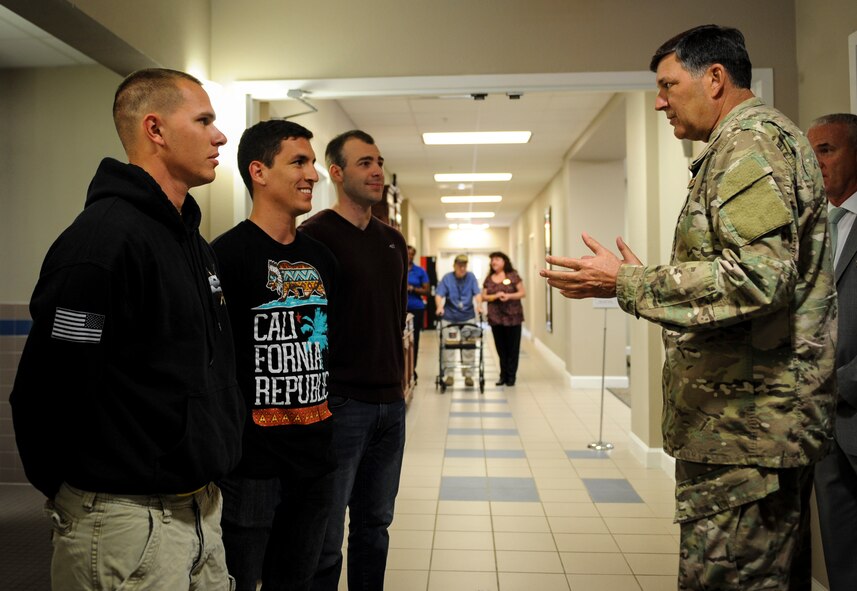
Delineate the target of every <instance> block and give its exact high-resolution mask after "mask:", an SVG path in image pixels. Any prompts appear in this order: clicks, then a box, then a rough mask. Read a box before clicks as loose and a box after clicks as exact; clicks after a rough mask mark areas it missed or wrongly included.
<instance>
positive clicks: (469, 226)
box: [449, 224, 491, 230]
mask: <svg viewBox="0 0 857 591" xmlns="http://www.w3.org/2000/svg"><path fill="white" fill-rule="evenodd" d="M490 227H491V226H489V225H488V224H449V229H450V230H487V229H488V228H490Z"/></svg>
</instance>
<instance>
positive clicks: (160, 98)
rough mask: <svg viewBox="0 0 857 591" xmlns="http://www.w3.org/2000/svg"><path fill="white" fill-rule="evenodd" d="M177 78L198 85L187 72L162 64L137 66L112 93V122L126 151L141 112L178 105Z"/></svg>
mask: <svg viewBox="0 0 857 591" xmlns="http://www.w3.org/2000/svg"><path fill="white" fill-rule="evenodd" d="M181 80H184V81H187V82H193V83H194V84H199V85H200V86H202V82H200V81H199V80H197V79H196V78H194V77H193V76H191V75H190V74H187V73H185V72H179V71H178V70H167V69H166V68H149V69H146V70H137V71H136V72H133V73H131V74H129V75H128V76H127V77H126V78H125V79H124V80H123V81H122V83H121V84H119V88H117V89H116V95H115V96H114V97H113V123H114V125H116V133H118V134H119V141H121V142H122V146H123V147H124V148H125V151H126V152H127V151H128V149H129V148H130V147H131V146H132V145H133V143H134V132H135V129H136V127H137V124H138V123H139V121H140V118H141V117H142V116H143V115H145V114H146V113H153V112H154V113H161V114H164V115H169V114H170V113H172V112H173V111H175V110H176V109H177V108H178V106H179V105H180V104H181V102H182V93H181V89H180V88H179V85H178V83H179V81H181Z"/></svg>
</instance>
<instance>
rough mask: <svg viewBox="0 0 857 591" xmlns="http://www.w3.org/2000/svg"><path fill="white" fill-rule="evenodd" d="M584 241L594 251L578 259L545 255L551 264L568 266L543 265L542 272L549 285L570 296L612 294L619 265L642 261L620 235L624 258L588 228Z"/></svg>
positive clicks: (612, 295) (590, 296) (637, 263)
mask: <svg viewBox="0 0 857 591" xmlns="http://www.w3.org/2000/svg"><path fill="white" fill-rule="evenodd" d="M583 243H584V244H586V246H587V247H588V248H589V250H591V251H592V253H593V254H591V255H584V256H582V257H580V258H579V259H573V258H568V257H559V256H548V257H545V262H547V263H548V264H549V265H557V266H559V267H565V268H566V269H568V270H567V271H560V270H556V269H542V270H541V271H540V272H539V275H541V276H542V277H544V278H546V279H547V283H548V285H550V286H551V287H555V288H557V289H558V290H559V293H561V294H562V295H563V296H565V297H567V298H572V299H584V298H612V297H614V296H615V295H616V277H617V275H618V274H619V267H621V266H622V265H626V264H627V265H641V264H642V263H641V262H640V259H639V258H637V255H635V254H634V253H633V252H632V251H631V249H630V248H628V245H627V244H625V241H624V240H622V238H621V237H619V238H616V247H617V248H618V249H619V254H621V255H622V258H621V259H620V258H619V257H618V256H616V255H615V254H613V253H612V252H611V251H610V250H608V249H606V248H604V247H603V246H602V245H601V243H599V242H598V241H597V240H595V239H594V238H592V237H591V236H590V235H589V234H587V233H586V232H584V233H583Z"/></svg>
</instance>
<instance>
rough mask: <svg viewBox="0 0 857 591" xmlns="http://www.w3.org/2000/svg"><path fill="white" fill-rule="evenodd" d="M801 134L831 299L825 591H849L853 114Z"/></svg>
mask: <svg viewBox="0 0 857 591" xmlns="http://www.w3.org/2000/svg"><path fill="white" fill-rule="evenodd" d="M807 137H808V138H809V141H810V143H811V144H812V149H813V150H814V151H815V155H816V157H817V158H818V163H819V164H820V165H821V174H822V176H823V177H824V189H825V191H826V192H827V200H828V201H829V202H830V205H829V206H828V207H829V209H828V223H829V224H830V234H831V242H832V249H831V250H832V252H833V266H834V276H835V278H836V291H837V294H838V295H839V342H838V344H837V347H836V378H837V381H838V384H839V396H838V399H837V408H836V429H835V437H836V445H835V446H834V448H833V451H832V452H831V453H830V455H829V456H827V458H825V459H824V460H822V461H821V462H820V463H819V464H818V466H817V467H816V469H815V490H816V496H817V498H818V513H819V521H820V523H821V539H822V543H823V545H824V559H825V562H826V564H827V575H828V577H829V579H830V590H831V591H840V590H843V591H844V590H853V589H857V561H855V560H854V548H857V528H855V527H854V524H855V523H857V306H855V305H854V301H855V298H857V229H855V228H854V221H855V219H857V115H852V114H848V113H841V114H835V115H826V116H824V117H820V118H819V119H816V120H815V121H814V122H813V124H812V127H810V129H809V132H807Z"/></svg>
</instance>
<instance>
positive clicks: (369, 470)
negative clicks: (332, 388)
mask: <svg viewBox="0 0 857 591" xmlns="http://www.w3.org/2000/svg"><path fill="white" fill-rule="evenodd" d="M328 407H329V408H330V411H331V412H332V413H333V446H334V450H335V453H336V460H337V463H338V468H337V470H336V475H335V484H334V492H333V505H332V507H331V511H330V519H329V520H328V522H327V533H326V534H325V539H324V546H323V548H322V552H321V558H320V559H319V562H318V570H317V571H316V576H315V581H314V583H313V590H314V591H336V589H337V585H338V583H339V575H340V572H341V570H342V552H341V548H342V540H343V536H344V532H345V509H346V506H347V507H348V510H349V516H350V521H349V523H348V589H349V590H350V591H358V590H364V591H380V590H382V589H383V588H384V572H385V570H386V568H387V548H388V546H389V544H390V536H389V534H388V532H387V528H388V527H389V526H390V524H391V523H392V522H393V509H394V505H395V501H396V493H398V491H399V476H400V473H401V471H402V454H403V452H404V448H405V401H404V400H399V401H397V402H393V403H390V404H371V403H366V402H361V401H359V400H354V399H351V398H343V397H342V396H334V395H331V396H329V397H328Z"/></svg>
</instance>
